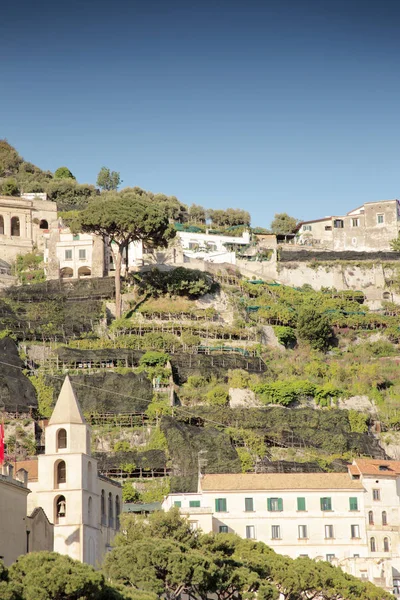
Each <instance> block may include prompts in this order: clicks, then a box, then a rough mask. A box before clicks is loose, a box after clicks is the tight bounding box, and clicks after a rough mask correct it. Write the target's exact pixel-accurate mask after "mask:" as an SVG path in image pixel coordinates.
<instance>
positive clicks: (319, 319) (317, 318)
mask: <svg viewBox="0 0 400 600" xmlns="http://www.w3.org/2000/svg"><path fill="white" fill-rule="evenodd" d="M332 337H333V331H332V328H331V326H330V323H329V320H328V318H327V316H326V315H324V314H323V313H321V312H319V311H318V310H316V309H315V308H313V307H304V308H302V309H300V310H299V315H298V318H297V338H298V339H299V340H301V341H303V342H308V343H309V344H310V345H311V347H312V348H314V349H315V350H327V348H329V346H330V344H331V341H332Z"/></svg>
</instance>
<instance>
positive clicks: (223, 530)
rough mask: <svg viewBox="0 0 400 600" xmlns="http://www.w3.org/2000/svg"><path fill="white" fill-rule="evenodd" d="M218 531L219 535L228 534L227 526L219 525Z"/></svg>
mask: <svg viewBox="0 0 400 600" xmlns="http://www.w3.org/2000/svg"><path fill="white" fill-rule="evenodd" d="M218 531H219V533H228V525H220V526H219V530H218Z"/></svg>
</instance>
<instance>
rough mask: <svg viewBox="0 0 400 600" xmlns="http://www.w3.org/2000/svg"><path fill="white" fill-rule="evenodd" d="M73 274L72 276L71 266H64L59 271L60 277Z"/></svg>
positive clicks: (67, 276) (68, 276)
mask: <svg viewBox="0 0 400 600" xmlns="http://www.w3.org/2000/svg"><path fill="white" fill-rule="evenodd" d="M73 276H74V272H73V270H72V269H71V267H64V268H63V269H61V271H60V277H61V279H68V278H70V277H73Z"/></svg>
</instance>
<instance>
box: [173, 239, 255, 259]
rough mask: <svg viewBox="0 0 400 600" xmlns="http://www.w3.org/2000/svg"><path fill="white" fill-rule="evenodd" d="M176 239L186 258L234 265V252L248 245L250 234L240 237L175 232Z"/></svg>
mask: <svg viewBox="0 0 400 600" xmlns="http://www.w3.org/2000/svg"><path fill="white" fill-rule="evenodd" d="M176 237H177V238H178V240H179V243H180V245H181V247H182V250H183V255H184V256H186V257H187V258H189V259H190V258H192V259H193V258H194V259H198V260H204V261H206V262H213V263H229V264H236V253H235V252H236V250H240V249H241V248H244V247H245V246H248V245H249V244H250V232H249V231H244V232H243V233H242V235H241V236H236V237H235V236H232V235H229V236H228V235H221V234H212V233H191V232H189V231H177V233H176Z"/></svg>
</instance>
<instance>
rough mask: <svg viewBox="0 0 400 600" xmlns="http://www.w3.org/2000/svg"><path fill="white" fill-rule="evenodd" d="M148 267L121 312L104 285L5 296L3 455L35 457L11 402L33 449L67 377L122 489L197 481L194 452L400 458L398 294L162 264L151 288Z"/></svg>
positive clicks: (280, 463) (336, 462)
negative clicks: (372, 300) (114, 313)
mask: <svg viewBox="0 0 400 600" xmlns="http://www.w3.org/2000/svg"><path fill="white" fill-rule="evenodd" d="M160 277H161V275H160V274H159V273H157V272H151V273H148V274H146V275H142V276H140V275H135V276H134V277H133V278H132V279H131V280H130V281H127V282H126V283H125V285H126V291H127V292H129V295H128V296H127V298H129V303H130V307H131V308H130V309H129V310H128V312H127V313H126V314H125V315H124V316H123V318H122V319H120V320H118V321H110V320H109V319H110V317H109V315H108V312H107V306H108V303H109V302H110V301H112V297H113V286H112V284H111V282H110V285H108V284H107V285H108V287H107V285H106V284H105V283H102V284H101V286H100V284H99V283H97V282H96V280H88V281H85V282H77V283H71V282H69V283H68V284H59V283H57V284H51V285H50V284H48V283H47V284H36V285H32V286H20V287H17V288H9V289H8V290H7V291H6V292H4V293H3V295H2V297H1V298H0V306H1V312H0V327H1V330H2V336H3V337H5V336H7V335H9V336H12V337H13V338H14V339H15V340H16V341H17V343H18V348H19V356H20V358H18V355H17V350H16V348H15V346H13V343H12V342H11V341H6V339H4V341H3V348H4V349H3V355H2V361H3V363H7V362H8V361H9V357H10V356H12V355H13V353H14V355H15V356H16V358H15V359H13V360H15V361H16V365H17V368H18V377H16V378H15V379H13V380H12V381H11V380H10V379H7V373H4V375H3V376H2V395H1V398H2V402H3V405H4V407H5V410H6V412H7V413H9V417H8V418H9V420H8V424H7V427H8V428H10V427H11V425H12V423H14V425H13V426H12V428H11V429H8V434H7V431H6V441H7V442H8V451H11V450H10V449H11V448H12V451H13V452H14V451H16V452H17V453H20V454H22V455H24V456H25V455H26V454H29V453H30V452H31V445H30V444H28V443H26V441H25V438H26V434H24V435H25V438H24V435H22V434H21V439H20V440H19V439H18V435H17V436H16V435H15V418H16V417H17V415H16V413H17V411H18V413H19V414H21V413H22V419H23V420H24V422H25V425H24V426H25V427H28V421H29V419H32V418H33V419H35V420H36V422H37V426H36V443H37V446H38V449H39V448H40V445H41V443H42V438H41V433H40V427H39V426H40V419H41V418H43V417H44V418H45V417H47V416H49V414H50V412H51V407H52V405H54V402H55V399H56V397H57V394H58V392H59V389H60V386H61V383H62V381H63V378H64V376H65V373H67V372H68V373H69V374H70V376H71V378H72V384H73V387H74V388H75V391H76V394H77V396H78V398H79V400H80V402H81V404H82V408H83V411H84V414H85V415H86V418H87V419H88V420H89V421H90V422H91V424H92V427H93V433H94V442H93V450H94V451H95V452H96V453H97V456H98V458H99V464H100V466H101V469H102V471H103V472H104V473H107V474H108V475H109V476H113V477H118V478H121V477H122V478H123V479H124V480H125V481H126V482H127V483H126V485H125V495H126V497H127V498H132V499H134V498H136V497H139V496H138V494H139V495H140V497H141V498H142V499H143V498H144V499H147V500H149V499H154V498H158V497H160V495H162V494H164V493H165V491H166V490H167V489H169V488H172V489H173V490H182V491H183V490H193V489H195V485H196V479H197V472H198V461H199V456H200V455H201V456H202V460H203V463H204V466H203V470H205V471H206V472H210V473H213V472H233V473H234V472H240V471H243V472H246V471H254V470H256V471H257V472H263V471H264V472H268V471H293V470H299V469H302V470H307V471H316V470H344V469H345V468H346V466H345V465H346V463H347V462H349V461H351V460H352V458H353V457H355V456H373V457H385V456H392V457H396V456H394V454H393V453H395V448H394V446H393V445H392V444H393V443H395V440H396V435H397V434H396V431H397V429H399V428H400V411H399V406H400V373H399V369H398V362H399V361H400V351H399V347H398V342H399V333H400V330H399V314H398V307H397V306H396V305H392V304H389V303H387V304H386V305H385V306H384V308H383V309H382V310H381V311H379V312H376V311H375V312H373V311H371V310H369V309H368V307H367V305H366V303H365V299H364V296H363V294H362V293H361V292H340V293H338V292H336V291H335V290H323V291H320V292H315V291H313V290H311V289H310V288H309V287H307V286H305V287H304V288H302V289H293V288H289V287H287V286H280V285H277V284H271V283H264V282H261V281H259V282H257V281H248V280H244V279H241V278H237V280H236V281H232V280H230V282H229V283H228V284H227V283H224V281H225V280H224V277H223V276H222V275H221V276H219V275H218V274H217V275H215V276H214V278H212V277H211V276H210V275H205V274H203V273H200V272H196V271H188V270H185V269H181V270H180V271H179V270H177V271H175V273H174V275H173V276H172V275H171V274H165V273H164V274H163V275H162V279H163V286H160V285H159V282H160ZM104 281H106V280H104ZM155 282H158V284H157V285H155ZM184 282H185V283H184ZM99 286H100V287H99ZM168 290H169V291H168ZM52 306H53V309H52V308H51V307H52ZM316 307H317V308H318V309H317V310H316ZM52 311H53V312H52ZM44 314H46V315H47V316H46V318H45V321H46V322H44V321H43V322H42V321H41V319H42V317H41V315H44ZM52 315H53V316H52ZM4 344H5V345H4ZM10 344H11V346H10ZM13 348H14V349H13ZM18 361H20V362H18ZM13 364H14V363H13ZM29 380H30V381H29ZM16 382H17V383H16ZM32 384H33V386H34V387H32ZM16 385H17V386H18V390H17V388H16V387H15V386H16ZM13 386H14V387H13ZM34 389H35V390H36V397H37V401H36V397H35V393H34ZM19 390H20V391H19ZM16 395H18V398H19V399H20V400H19V401H18V406H17V405H16V403H15V396H16ZM23 398H26V400H23ZM172 398H173V402H172ZM21 400H23V402H21ZM36 406H37V408H36ZM29 412H30V413H31V416H29ZM31 422H32V421H31ZM21 427H22V426H20V429H19V430H20V432H21ZM332 432H334V434H332ZM200 453H201V454H200ZM132 483H134V484H135V488H136V491H135V490H134V488H133V487H132Z"/></svg>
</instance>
